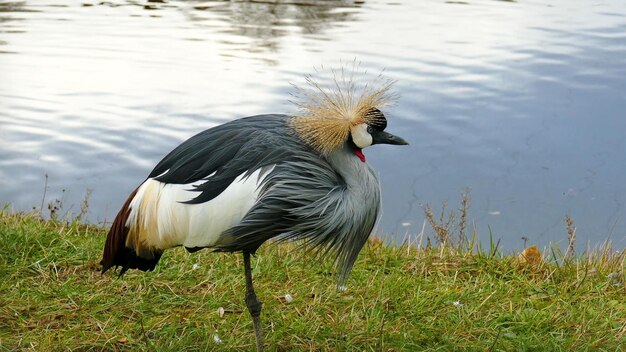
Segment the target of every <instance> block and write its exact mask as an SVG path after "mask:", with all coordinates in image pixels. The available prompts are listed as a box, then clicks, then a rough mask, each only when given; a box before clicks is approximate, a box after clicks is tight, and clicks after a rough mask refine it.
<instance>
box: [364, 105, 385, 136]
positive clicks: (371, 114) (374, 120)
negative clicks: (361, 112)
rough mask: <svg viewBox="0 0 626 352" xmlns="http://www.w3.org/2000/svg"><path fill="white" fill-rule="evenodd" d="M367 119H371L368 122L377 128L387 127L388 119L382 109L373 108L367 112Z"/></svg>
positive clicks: (381, 129)
mask: <svg viewBox="0 0 626 352" xmlns="http://www.w3.org/2000/svg"><path fill="white" fill-rule="evenodd" d="M365 119H366V120H367V121H370V122H369V123H368V124H369V125H370V126H372V127H374V128H375V129H377V130H380V131H383V130H384V129H385V128H387V119H386V118H385V115H384V114H383V112H382V111H380V110H378V109H376V108H371V109H369V110H368V111H367V112H366V113H365Z"/></svg>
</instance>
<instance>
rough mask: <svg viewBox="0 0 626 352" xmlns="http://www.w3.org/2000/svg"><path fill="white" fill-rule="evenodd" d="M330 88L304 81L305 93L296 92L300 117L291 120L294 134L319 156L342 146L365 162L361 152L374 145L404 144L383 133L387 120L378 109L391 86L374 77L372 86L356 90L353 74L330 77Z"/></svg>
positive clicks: (388, 100) (310, 80)
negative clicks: (305, 85) (306, 85)
mask: <svg viewBox="0 0 626 352" xmlns="http://www.w3.org/2000/svg"><path fill="white" fill-rule="evenodd" d="M334 78H335V79H334V86H333V88H329V89H325V88H323V87H322V86H320V85H319V84H318V83H317V82H316V81H314V80H313V79H312V78H311V77H310V76H309V77H307V82H308V83H309V86H310V88H309V89H302V88H298V90H299V93H300V94H299V97H300V100H299V101H297V102H296V104H297V105H298V106H299V107H300V110H301V113H300V114H299V115H298V116H295V117H294V118H293V119H292V120H291V127H292V128H293V130H294V131H295V132H296V134H297V135H298V136H299V137H300V138H301V139H302V140H303V141H304V142H305V143H307V144H309V145H310V146H311V147H313V148H314V149H316V150H317V151H318V152H320V153H321V154H323V155H328V154H330V153H332V152H334V151H337V150H341V149H344V148H345V147H346V146H347V147H349V148H351V149H352V150H353V152H354V153H355V154H356V155H357V156H358V157H359V158H360V159H361V160H362V161H365V156H364V155H363V153H362V151H361V150H362V149H363V148H367V147H369V146H371V145H374V144H395V145H406V144H408V143H407V142H406V141H405V140H404V139H402V138H400V137H398V136H395V135H393V134H391V133H388V132H385V128H386V127H387V119H386V117H385V115H384V114H383V112H382V111H381V110H380V108H382V107H384V106H385V105H388V104H389V102H390V101H391V100H392V99H393V98H394V96H393V95H392V94H390V92H389V90H390V88H391V84H392V83H393V82H391V81H388V80H384V81H383V80H382V78H381V76H378V77H377V79H376V80H375V81H374V82H368V84H365V85H361V86H358V85H357V84H356V82H355V81H354V72H352V74H350V76H349V77H346V75H345V73H344V70H341V75H340V76H337V74H335V76H334Z"/></svg>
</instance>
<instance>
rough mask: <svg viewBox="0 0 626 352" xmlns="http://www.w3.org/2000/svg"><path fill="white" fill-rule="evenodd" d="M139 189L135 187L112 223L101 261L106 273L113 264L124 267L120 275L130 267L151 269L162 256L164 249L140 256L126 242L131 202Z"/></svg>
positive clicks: (103, 271) (144, 269)
mask: <svg viewBox="0 0 626 352" xmlns="http://www.w3.org/2000/svg"><path fill="white" fill-rule="evenodd" d="M138 189H139V188H137V189H135V190H134V191H133V192H132V193H131V194H130V196H129V197H128V199H126V202H125V203H124V205H123V206H122V209H120V211H119V213H118V214H117V216H116V217H115V220H114V221H113V224H112V225H111V229H110V230H109V234H108V235H107V239H106V242H105V245H104V252H103V253H102V260H101V261H100V264H101V265H102V273H105V272H106V271H107V270H109V269H110V268H111V267H113V266H115V267H118V266H121V267H122V271H121V272H120V275H123V274H124V273H125V272H126V271H127V270H128V269H139V270H142V271H151V270H154V267H155V266H156V264H157V263H158V261H159V259H160V258H161V254H162V253H163V252H162V251H155V252H153V253H151V256H150V258H143V257H140V256H138V255H137V253H136V250H135V249H134V248H132V247H128V246H127V244H126V239H127V238H128V232H129V228H128V227H126V222H127V220H128V217H129V215H130V212H131V207H130V204H131V202H132V200H133V198H134V197H135V195H136V194H137V191H138Z"/></svg>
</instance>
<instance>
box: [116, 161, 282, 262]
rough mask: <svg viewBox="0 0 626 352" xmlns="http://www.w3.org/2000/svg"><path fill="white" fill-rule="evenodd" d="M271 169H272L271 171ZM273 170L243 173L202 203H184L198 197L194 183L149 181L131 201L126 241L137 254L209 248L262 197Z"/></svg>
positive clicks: (218, 241)
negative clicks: (245, 175)
mask: <svg viewBox="0 0 626 352" xmlns="http://www.w3.org/2000/svg"><path fill="white" fill-rule="evenodd" d="M270 172H271V170H270ZM267 174H269V172H265V173H264V174H263V176H260V170H257V171H255V172H254V173H252V174H251V175H250V176H248V177H244V174H242V175H239V176H238V177H237V178H236V179H235V180H234V181H233V183H231V184H230V185H229V186H228V187H227V188H226V189H225V190H224V191H223V192H222V193H221V194H220V195H218V196H217V197H215V198H213V199H212V200H210V201H208V202H205V203H201V204H184V203H182V202H185V201H188V200H191V199H193V198H195V197H197V196H198V194H199V193H198V192H196V191H193V189H194V187H193V186H194V185H198V184H200V183H203V182H206V181H204V180H201V181H197V182H195V183H192V184H165V183H162V182H159V181H156V180H154V179H151V178H150V179H148V180H146V181H145V182H144V183H143V184H142V185H141V186H140V187H139V189H138V190H137V194H136V195H135V197H134V198H133V200H132V201H131V203H130V208H131V211H130V214H129V217H128V220H127V222H126V227H128V228H129V233H128V237H127V240H126V244H127V246H129V247H132V248H135V250H136V251H137V254H139V255H140V254H141V252H142V251H143V250H144V249H150V248H152V249H155V248H156V249H166V248H170V247H174V246H179V245H183V246H185V247H207V246H213V245H216V244H221V243H220V235H221V234H222V232H224V231H225V230H227V229H229V228H231V227H233V226H235V225H237V224H238V223H239V222H240V221H241V219H243V217H244V216H245V215H246V214H247V213H248V211H249V210H250V209H251V208H252V206H253V205H254V203H255V202H256V201H257V199H258V196H259V189H258V185H259V184H260V183H261V182H262V181H263V179H264V178H265V176H266V175H267Z"/></svg>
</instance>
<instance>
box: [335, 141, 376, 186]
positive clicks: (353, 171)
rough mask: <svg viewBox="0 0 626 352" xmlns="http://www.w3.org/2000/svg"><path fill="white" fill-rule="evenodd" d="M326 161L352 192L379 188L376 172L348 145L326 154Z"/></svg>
mask: <svg viewBox="0 0 626 352" xmlns="http://www.w3.org/2000/svg"><path fill="white" fill-rule="evenodd" d="M328 162H329V163H330V164H331V165H332V166H333V168H334V169H335V170H336V171H337V172H338V173H339V174H340V175H341V177H343V179H344V180H345V181H346V185H347V186H348V189H349V190H351V191H353V192H359V191H364V192H368V191H371V190H372V189H371V187H375V188H376V190H378V188H379V181H378V176H377V174H376V172H375V171H374V170H373V169H372V168H371V167H370V165H369V164H368V163H367V162H362V161H361V159H359V158H358V157H357V156H356V155H355V154H354V152H353V151H352V150H351V149H350V148H349V147H348V146H346V147H344V148H343V149H341V150H339V151H336V152H334V153H332V154H330V155H329V156H328Z"/></svg>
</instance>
